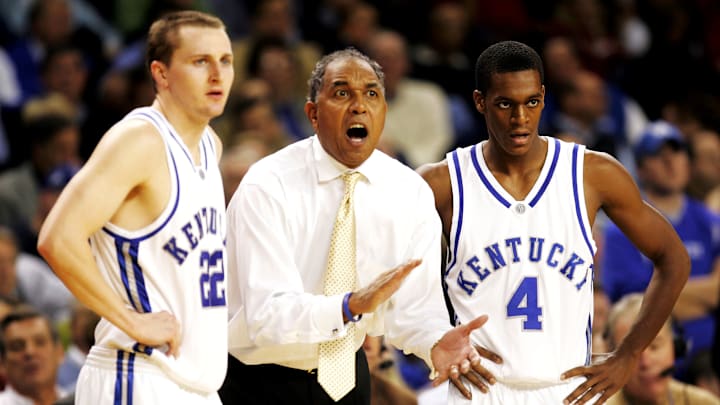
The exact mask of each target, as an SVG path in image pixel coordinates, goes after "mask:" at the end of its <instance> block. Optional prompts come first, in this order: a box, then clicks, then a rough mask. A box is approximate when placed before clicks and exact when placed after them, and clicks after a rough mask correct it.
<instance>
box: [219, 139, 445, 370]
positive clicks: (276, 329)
mask: <svg viewBox="0 0 720 405" xmlns="http://www.w3.org/2000/svg"><path fill="white" fill-rule="evenodd" d="M348 170H349V169H347V168H346V167H344V166H343V165H342V164H340V163H338V162H337V161H336V160H334V159H333V158H332V157H331V156H330V155H328V154H327V152H325V150H324V149H323V148H322V146H321V145H320V142H319V140H318V138H317V136H313V137H311V138H308V139H304V140H301V141H299V142H296V143H294V144H292V145H290V146H288V147H286V148H284V149H282V150H280V151H279V152H277V153H275V154H273V155H271V156H268V157H266V158H265V159H262V160H260V161H259V162H257V163H255V164H254V165H253V166H252V167H251V168H250V170H249V171H248V173H247V175H246V176H245V177H244V178H243V180H242V183H241V184H240V186H239V187H238V189H237V190H236V191H235V194H234V196H233V198H232V199H231V201H230V204H229V206H228V236H227V250H228V270H227V282H228V286H227V288H228V292H227V296H228V298H229V302H228V307H229V308H228V309H229V316H230V325H229V349H230V353H231V354H232V355H233V356H235V357H236V358H237V359H238V360H240V361H242V362H243V363H245V364H265V363H275V364H280V365H283V366H287V367H293V368H298V369H313V368H316V367H317V357H318V343H319V342H324V341H328V340H332V339H337V338H339V337H341V336H344V334H345V333H346V329H345V325H344V324H343V316H342V309H341V308H342V299H343V296H344V294H340V295H336V296H325V295H323V293H322V291H323V282H324V277H325V271H326V264H327V256H328V249H329V244H330V237H331V233H332V228H333V223H334V221H335V216H336V213H337V210H338V207H339V204H340V201H341V199H342V197H343V192H344V183H343V181H342V179H341V178H340V175H341V174H342V173H344V172H345V171H348ZM355 170H357V171H359V172H360V173H361V174H363V177H361V179H360V180H359V181H358V183H357V185H356V187H355V194H354V205H355V218H356V219H355V223H356V240H357V243H356V246H357V273H358V283H357V285H358V287H357V288H358V289H360V288H362V287H364V286H367V285H368V284H369V283H370V282H372V281H373V280H374V279H375V278H376V277H377V276H378V275H380V274H381V273H383V272H385V271H387V270H390V269H392V268H394V267H396V266H398V265H400V264H402V263H404V262H406V261H407V260H410V259H415V258H420V259H422V260H423V262H422V264H421V265H420V266H418V267H417V268H416V269H414V270H413V271H412V272H411V273H410V275H409V276H408V277H407V278H406V279H405V281H404V282H403V284H402V286H401V287H400V289H399V290H398V291H397V292H396V293H395V294H394V295H393V296H392V297H391V298H390V300H388V301H387V302H385V303H384V304H382V305H381V306H379V307H378V308H377V309H376V311H375V312H374V313H372V314H363V318H362V320H361V321H360V322H358V324H357V327H358V332H359V333H358V334H357V336H358V337H357V342H356V346H357V348H360V346H361V345H362V341H363V339H364V336H365V333H368V334H370V335H381V334H384V335H385V338H386V339H387V341H388V342H389V343H390V344H392V345H394V346H396V347H399V348H402V349H403V350H405V351H406V352H409V353H414V354H416V355H418V356H419V357H421V358H423V359H424V360H425V361H426V362H428V364H430V348H431V346H432V345H433V343H435V342H436V341H437V340H438V339H440V337H442V335H443V334H444V333H445V332H446V331H447V330H449V329H450V328H451V326H450V322H449V320H448V314H447V310H446V308H445V304H444V301H443V298H442V290H441V284H440V272H441V268H440V238H441V225H440V218H439V217H438V215H437V213H436V211H435V203H434V198H433V194H432V191H431V190H430V188H429V187H428V185H427V184H426V183H425V181H424V180H423V179H422V178H421V177H420V176H419V175H418V174H416V173H415V172H414V171H413V170H412V169H410V168H408V167H407V166H404V165H402V164H401V163H400V162H398V161H396V160H394V159H392V158H390V157H389V156H387V155H385V154H383V153H382V152H379V151H377V150H376V151H374V152H373V154H372V155H371V156H370V158H368V160H367V161H365V162H364V163H363V164H362V165H361V166H359V167H358V168H357V169H355Z"/></svg>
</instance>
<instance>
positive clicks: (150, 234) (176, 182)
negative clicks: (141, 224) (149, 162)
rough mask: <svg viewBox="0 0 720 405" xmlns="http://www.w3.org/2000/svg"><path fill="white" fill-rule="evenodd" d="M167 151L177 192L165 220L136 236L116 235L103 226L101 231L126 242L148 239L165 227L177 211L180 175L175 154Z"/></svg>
mask: <svg viewBox="0 0 720 405" xmlns="http://www.w3.org/2000/svg"><path fill="white" fill-rule="evenodd" d="M168 151H169V152H170V158H171V160H172V164H173V169H175V184H177V192H176V193H175V203H174V204H173V208H172V211H170V214H169V215H168V216H167V218H165V221H163V223H162V224H160V226H158V227H157V228H156V229H154V230H152V231H151V232H150V233H148V234H146V235H142V236H138V237H137V238H126V237H124V236H121V235H118V234H117V233H115V232H113V231H111V230H109V229H108V228H107V227H103V231H105V233H107V234H109V235H110V236H112V237H113V238H115V239H122V240H125V241H128V242H141V241H143V240H145V239H148V238H150V237H152V236H154V235H155V234H156V233H158V232H160V230H162V229H163V228H164V227H165V225H167V223H168V222H170V219H171V218H172V217H173V215H175V211H177V207H178V204H180V175H179V174H178V170H177V164H175V156H173V153H172V150H170V149H168Z"/></svg>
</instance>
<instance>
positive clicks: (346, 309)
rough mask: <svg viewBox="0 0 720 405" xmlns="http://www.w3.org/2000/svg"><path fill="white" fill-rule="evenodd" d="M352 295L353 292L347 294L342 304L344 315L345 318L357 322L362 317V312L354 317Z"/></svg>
mask: <svg viewBox="0 0 720 405" xmlns="http://www.w3.org/2000/svg"><path fill="white" fill-rule="evenodd" d="M351 295H352V293H351V292H349V293H347V294H345V298H343V304H342V310H343V315H345V318H347V319H348V321H350V322H357V321H359V320H361V319H362V314H360V315H358V316H357V317H354V316H353V314H352V312H350V296H351Z"/></svg>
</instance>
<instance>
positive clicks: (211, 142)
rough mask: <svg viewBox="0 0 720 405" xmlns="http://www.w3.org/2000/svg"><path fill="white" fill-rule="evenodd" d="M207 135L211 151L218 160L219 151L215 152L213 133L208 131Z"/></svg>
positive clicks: (206, 131)
mask: <svg viewBox="0 0 720 405" xmlns="http://www.w3.org/2000/svg"><path fill="white" fill-rule="evenodd" d="M205 134H206V135H207V139H208V144H209V145H210V151H212V156H213V158H215V159H216V160H217V151H216V150H215V139H213V136H212V132H210V130H208V129H206V130H205Z"/></svg>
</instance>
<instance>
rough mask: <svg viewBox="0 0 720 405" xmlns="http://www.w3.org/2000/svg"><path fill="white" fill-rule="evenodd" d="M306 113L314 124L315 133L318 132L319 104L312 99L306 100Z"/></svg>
mask: <svg viewBox="0 0 720 405" xmlns="http://www.w3.org/2000/svg"><path fill="white" fill-rule="evenodd" d="M305 115H306V116H307V117H308V119H309V120H310V124H312V127H313V130H314V131H315V133H317V131H318V129H317V122H318V119H317V104H315V103H313V102H312V101H306V102H305Z"/></svg>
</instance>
